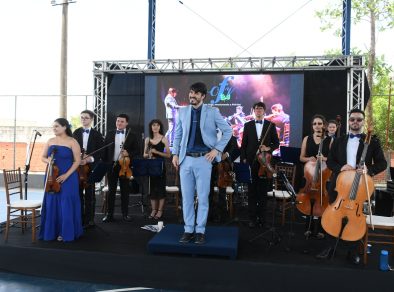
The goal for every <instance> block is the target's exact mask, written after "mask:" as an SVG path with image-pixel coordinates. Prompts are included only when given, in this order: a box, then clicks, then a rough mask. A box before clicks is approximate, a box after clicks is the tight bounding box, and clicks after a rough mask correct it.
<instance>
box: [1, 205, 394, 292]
mask: <svg viewBox="0 0 394 292" xmlns="http://www.w3.org/2000/svg"><path fill="white" fill-rule="evenodd" d="M118 201H120V200H119V199H117V204H118V203H119V202H118ZM100 202H101V199H100V198H98V199H97V212H98V214H97V217H96V224H97V225H96V227H95V228H90V229H87V230H86V231H85V233H84V235H83V237H81V238H80V239H78V240H76V241H74V242H67V243H64V242H57V241H50V242H44V241H38V242H36V243H32V242H31V233H30V231H28V232H25V234H22V232H21V230H20V229H16V228H13V229H11V231H10V235H9V240H8V243H5V242H4V240H3V238H4V234H0V271H6V272H11V273H19V274H25V275H31V276H41V277H47V278H53V279H61V280H71V281H83V282H90V283H101V284H110V285H119V286H126V287H151V288H156V289H165V290H171V291H199V292H200V291H226V292H228V291H298V290H302V291H316V290H318V291H344V290H347V291H366V290H368V291H376V290H378V291H390V292H391V291H392V290H393V283H394V273H390V272H380V271H379V269H378V262H379V252H380V250H381V249H382V248H387V246H384V247H383V246H379V245H373V246H372V254H371V255H369V258H368V265H367V266H365V267H364V266H363V265H360V266H354V265H353V264H351V263H349V262H348V261H347V260H346V254H347V249H346V248H345V247H344V246H343V245H340V246H339V247H338V252H337V256H336V257H335V259H333V260H327V261H320V260H317V259H316V258H315V255H316V254H317V253H318V252H319V251H321V250H322V249H323V248H324V247H325V246H326V244H327V242H326V240H324V239H323V240H315V239H310V240H305V238H304V236H303V231H304V228H305V221H304V220H303V219H302V218H301V216H300V215H299V214H296V221H295V222H294V224H293V225H294V228H293V231H294V234H295V236H294V237H289V236H288V234H289V231H291V225H290V224H289V222H287V224H286V225H285V226H284V227H281V226H279V225H278V224H276V225H277V227H278V231H279V233H280V234H281V236H282V240H281V242H280V243H278V244H276V245H274V246H269V244H268V243H267V240H264V238H267V237H269V234H267V236H266V237H262V238H259V239H257V240H255V241H253V242H249V240H250V239H252V238H253V237H255V236H256V235H258V234H260V233H261V232H264V231H266V230H267V229H265V228H253V229H250V228H249V227H248V226H247V222H243V219H247V210H246V208H244V207H240V208H238V207H237V206H236V214H237V215H238V216H239V219H240V220H239V221H231V222H225V223H215V222H208V225H207V227H208V229H207V240H208V241H207V243H208V244H209V242H210V240H211V239H213V238H214V237H215V236H216V235H215V234H211V233H212V232H213V231H215V230H217V229H215V228H219V230H220V229H223V228H230V230H231V229H232V228H233V230H237V232H238V248H237V257H236V260H229V259H228V258H227V257H223V256H222V255H208V254H205V255H198V256H196V257H193V256H192V255H191V254H179V253H168V252H167V253H154V254H152V253H150V252H148V250H147V245H148V243H149V242H151V241H152V240H153V239H154V238H155V237H156V236H157V234H156V233H153V232H150V231H147V230H143V229H141V227H142V226H144V225H148V224H157V221H154V220H150V219H148V218H147V216H146V215H142V213H141V208H140V207H138V206H137V207H130V211H129V214H130V215H131V216H132V218H133V221H132V222H124V221H122V220H121V214H115V219H116V221H115V222H112V223H101V219H102V217H103V214H100V213H99V212H100V208H101V205H100ZM132 203H133V201H132V202H131V204H132ZM117 207H118V206H117ZM164 216H165V217H164V220H163V221H164V225H166V227H165V228H169V227H170V228H169V229H167V230H168V231H171V226H174V228H181V227H182V224H179V222H178V219H177V217H176V216H175V212H174V209H173V208H170V206H169V205H168V206H167V208H166V209H165V213H164ZM270 218H271V217H270V215H269V214H267V219H268V223H271V222H270V221H271V220H270ZM277 218H279V216H277ZM278 222H279V220H278ZM176 232H179V233H177V234H176V236H175V238H173V240H175V242H177V240H178V239H179V238H178V237H179V236H180V235H181V233H182V232H183V230H182V231H181V229H179V230H177V231H176ZM214 233H216V232H214ZM160 234H162V235H163V236H164V235H165V234H166V233H165V232H164V230H163V233H160ZM160 234H159V236H160ZM393 262H394V259H392V258H390V264H391V265H393Z"/></svg>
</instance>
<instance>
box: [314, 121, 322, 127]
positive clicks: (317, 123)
mask: <svg viewBox="0 0 394 292" xmlns="http://www.w3.org/2000/svg"><path fill="white" fill-rule="evenodd" d="M312 125H314V126H316V125H319V126H321V125H323V123H321V122H320V123H319V122H315V123H313V124H312Z"/></svg>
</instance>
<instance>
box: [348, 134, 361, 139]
mask: <svg viewBox="0 0 394 292" xmlns="http://www.w3.org/2000/svg"><path fill="white" fill-rule="evenodd" d="M349 138H350V139H353V138H361V134H352V133H350V134H349Z"/></svg>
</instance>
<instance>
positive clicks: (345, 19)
mask: <svg viewBox="0 0 394 292" xmlns="http://www.w3.org/2000/svg"><path fill="white" fill-rule="evenodd" d="M351 12H352V1H351V0H343V1H342V54H343V55H350V24H351V21H352V19H351Z"/></svg>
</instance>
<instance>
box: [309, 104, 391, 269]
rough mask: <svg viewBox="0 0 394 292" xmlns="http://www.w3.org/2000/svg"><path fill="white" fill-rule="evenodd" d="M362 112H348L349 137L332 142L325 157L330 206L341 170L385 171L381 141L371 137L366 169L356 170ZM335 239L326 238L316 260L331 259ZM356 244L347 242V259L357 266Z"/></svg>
mask: <svg viewBox="0 0 394 292" xmlns="http://www.w3.org/2000/svg"><path fill="white" fill-rule="evenodd" d="M364 121H365V113H364V111H362V110H360V109H353V110H351V111H350V113H349V119H348V126H349V134H348V135H343V136H341V137H339V138H337V139H335V140H334V142H333V144H332V146H331V149H330V152H329V154H328V159H327V166H328V168H329V169H331V170H332V176H331V179H330V181H331V183H330V187H329V202H330V204H332V203H333V202H334V201H335V200H336V198H337V196H338V193H337V192H336V180H337V177H338V175H339V173H341V172H342V171H346V170H356V171H357V172H359V173H363V172H364V170H365V171H366V173H367V174H368V175H370V176H374V175H375V174H378V173H380V172H382V171H383V170H385V168H386V166H387V162H386V160H385V158H384V154H383V150H382V147H381V145H380V141H379V139H378V138H377V137H376V136H372V138H371V141H370V144H369V146H368V150H367V153H366V157H365V168H363V169H361V168H359V167H358V163H359V161H360V158H361V154H362V152H363V148H364V144H363V143H364V140H365V137H366V135H365V134H363V127H364ZM334 242H335V240H334V238H333V237H330V236H329V245H328V247H327V248H326V249H324V250H323V251H322V252H320V253H319V254H318V255H317V256H316V257H317V258H319V259H327V258H329V257H330V256H331V254H332V252H333V247H334ZM357 246H358V242H357V241H355V242H348V247H349V250H348V260H350V261H351V262H352V263H354V264H359V263H360V256H359V254H358V253H357Z"/></svg>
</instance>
